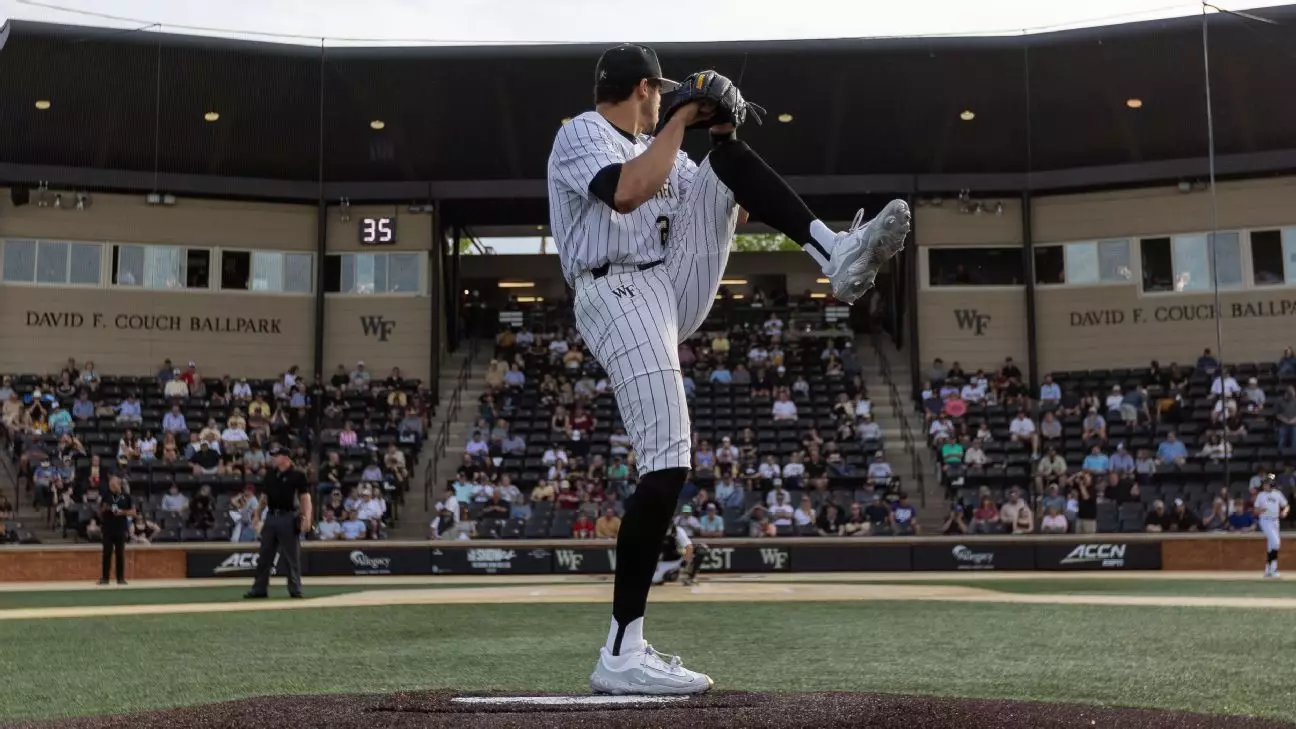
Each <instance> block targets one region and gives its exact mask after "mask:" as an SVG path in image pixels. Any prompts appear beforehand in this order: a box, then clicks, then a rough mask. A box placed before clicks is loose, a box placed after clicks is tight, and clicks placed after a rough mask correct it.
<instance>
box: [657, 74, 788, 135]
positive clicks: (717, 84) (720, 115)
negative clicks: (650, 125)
mask: <svg viewBox="0 0 1296 729" xmlns="http://www.w3.org/2000/svg"><path fill="white" fill-rule="evenodd" d="M694 101H699V102H702V103H704V104H707V105H709V106H711V107H712V108H714V109H715V113H714V114H712V115H711V116H709V117H707V118H706V119H703V120H702V121H697V122H694V123H692V124H690V125H689V126H688V128H689V129H705V128H707V127H712V126H715V125H717V124H728V123H732V124H733V125H734V126H742V124H743V122H745V121H747V117H748V116H749V115H750V116H751V118H752V119H754V120H756V123H757V124H760V123H761V114H764V113H765V109H763V108H761V107H760V106H757V105H756V104H753V103H751V102H749V101H747V100H746V99H744V98H743V95H742V92H741V91H739V90H738V87H737V86H734V84H733V82H732V81H730V80H729V79H727V78H725V77H724V76H721V75H720V74H718V73H716V72H715V71H698V72H697V73H695V74H693V75H692V76H689V77H688V78H686V79H684V80H683V81H682V82H680V86H679V88H678V89H676V90H674V91H672V92H671V94H670V104H669V105H668V106H667V107H666V111H665V112H664V113H663V114H662V115H661V121H659V122H658V124H657V131H659V132H660V131H661V130H662V128H663V127H665V126H666V122H668V121H670V118H671V116H672V115H673V114H674V113H675V112H676V111H678V110H679V109H680V107H682V106H684V105H685V104H688V103H691V102H694Z"/></svg>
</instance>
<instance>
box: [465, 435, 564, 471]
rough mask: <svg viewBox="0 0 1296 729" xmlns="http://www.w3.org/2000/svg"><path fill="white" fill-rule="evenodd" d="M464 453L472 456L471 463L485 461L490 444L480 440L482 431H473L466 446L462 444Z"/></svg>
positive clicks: (547, 464)
mask: <svg viewBox="0 0 1296 729" xmlns="http://www.w3.org/2000/svg"><path fill="white" fill-rule="evenodd" d="M464 454H465V455H467V456H468V457H470V458H472V460H473V463H476V464H478V465H484V464H485V463H486V459H487V458H488V457H489V456H490V446H489V445H488V444H487V443H486V441H484V440H482V433H481V431H480V430H474V431H473V434H472V439H471V440H469V441H468V444H467V445H466V446H464ZM545 465H546V466H552V465H553V463H546V464H545Z"/></svg>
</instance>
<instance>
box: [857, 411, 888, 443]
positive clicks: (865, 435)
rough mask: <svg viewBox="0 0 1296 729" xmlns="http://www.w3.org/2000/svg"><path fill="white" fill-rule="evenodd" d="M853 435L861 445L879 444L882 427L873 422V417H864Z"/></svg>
mask: <svg viewBox="0 0 1296 729" xmlns="http://www.w3.org/2000/svg"><path fill="white" fill-rule="evenodd" d="M855 435H856V437H858V438H859V440H860V442H861V443H867V442H869V441H873V442H880V441H881V440H882V426H880V425H878V424H877V423H875V422H873V416H871V415H865V416H864V418H863V419H862V420H861V421H860V424H859V427H858V428H856V429H855Z"/></svg>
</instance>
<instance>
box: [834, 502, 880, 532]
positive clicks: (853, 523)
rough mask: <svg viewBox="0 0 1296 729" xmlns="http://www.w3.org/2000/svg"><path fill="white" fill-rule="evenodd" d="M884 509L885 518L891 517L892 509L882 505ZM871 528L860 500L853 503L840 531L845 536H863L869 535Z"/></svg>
mask: <svg viewBox="0 0 1296 729" xmlns="http://www.w3.org/2000/svg"><path fill="white" fill-rule="evenodd" d="M882 510H883V511H884V512H886V513H885V514H883V515H882V517H883V518H887V517H890V515H891V512H890V510H888V509H887V508H886V507H882ZM869 530H870V526H869V518H868V517H867V516H865V514H864V507H862V506H860V504H859V502H858V501H857V502H854V503H852V504H851V505H850V512H849V513H848V514H847V515H846V518H845V519H843V520H842V522H841V524H840V528H839V533H840V534H841V535H842V536H843V537H862V536H867V535H868V533H869Z"/></svg>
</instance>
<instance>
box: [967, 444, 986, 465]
mask: <svg viewBox="0 0 1296 729" xmlns="http://www.w3.org/2000/svg"><path fill="white" fill-rule="evenodd" d="M985 464H986V454H985V451H983V450H981V442H980V441H975V440H974V441H972V442H971V443H969V444H968V446H967V448H965V449H964V450H963V465H965V466H967V467H969V468H973V467H976V466H984V465H985Z"/></svg>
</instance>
